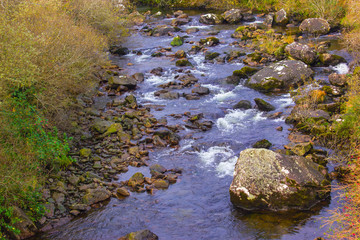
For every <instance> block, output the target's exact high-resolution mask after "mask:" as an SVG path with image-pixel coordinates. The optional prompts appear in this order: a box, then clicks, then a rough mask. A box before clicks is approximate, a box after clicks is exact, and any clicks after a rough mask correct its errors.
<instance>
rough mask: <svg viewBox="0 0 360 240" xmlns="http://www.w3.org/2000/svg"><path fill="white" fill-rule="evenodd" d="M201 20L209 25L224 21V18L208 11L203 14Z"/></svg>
mask: <svg viewBox="0 0 360 240" xmlns="http://www.w3.org/2000/svg"><path fill="white" fill-rule="evenodd" d="M199 22H201V23H203V24H207V25H215V24H220V23H222V19H220V18H219V17H218V16H217V15H216V14H213V13H208V14H204V15H201V16H200V20H199Z"/></svg>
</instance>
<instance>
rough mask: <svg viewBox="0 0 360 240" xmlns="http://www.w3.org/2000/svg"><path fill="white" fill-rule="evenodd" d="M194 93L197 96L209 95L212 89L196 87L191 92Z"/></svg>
mask: <svg viewBox="0 0 360 240" xmlns="http://www.w3.org/2000/svg"><path fill="white" fill-rule="evenodd" d="M191 92H192V93H195V94H197V95H208V94H210V89H209V88H207V87H201V86H200V87H196V88H194V89H193V90H191Z"/></svg>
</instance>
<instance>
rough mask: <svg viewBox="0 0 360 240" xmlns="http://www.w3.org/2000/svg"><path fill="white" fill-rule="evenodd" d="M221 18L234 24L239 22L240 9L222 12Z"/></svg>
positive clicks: (240, 16) (241, 16) (240, 17)
mask: <svg viewBox="0 0 360 240" xmlns="http://www.w3.org/2000/svg"><path fill="white" fill-rule="evenodd" d="M223 18H224V20H225V21H226V22H227V23H229V24H236V23H239V22H241V20H242V19H243V15H242V13H241V10H240V9H231V10H229V11H226V12H225V13H224V15H223Z"/></svg>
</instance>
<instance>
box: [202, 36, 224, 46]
mask: <svg viewBox="0 0 360 240" xmlns="http://www.w3.org/2000/svg"><path fill="white" fill-rule="evenodd" d="M210 42H212V43H213V45H217V44H219V43H220V40H219V39H218V38H216V37H208V38H206V39H200V44H203V45H204V44H209V43H210Z"/></svg>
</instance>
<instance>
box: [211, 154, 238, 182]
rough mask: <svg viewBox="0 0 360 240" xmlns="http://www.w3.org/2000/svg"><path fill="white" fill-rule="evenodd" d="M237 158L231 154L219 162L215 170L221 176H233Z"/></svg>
mask: <svg viewBox="0 0 360 240" xmlns="http://www.w3.org/2000/svg"><path fill="white" fill-rule="evenodd" d="M237 160H238V157H237V156H233V157H231V158H229V159H228V160H227V161H224V162H221V163H219V165H218V166H217V167H216V172H217V173H218V175H219V177H221V178H223V177H225V176H233V175H234V170H235V164H236V162H237Z"/></svg>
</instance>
